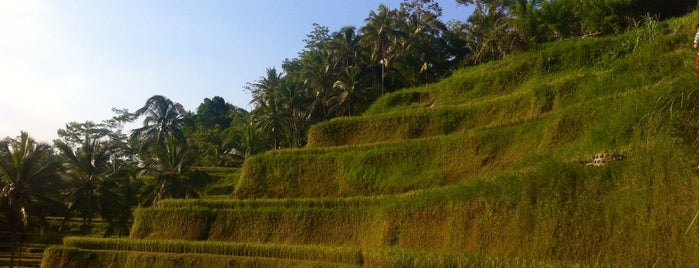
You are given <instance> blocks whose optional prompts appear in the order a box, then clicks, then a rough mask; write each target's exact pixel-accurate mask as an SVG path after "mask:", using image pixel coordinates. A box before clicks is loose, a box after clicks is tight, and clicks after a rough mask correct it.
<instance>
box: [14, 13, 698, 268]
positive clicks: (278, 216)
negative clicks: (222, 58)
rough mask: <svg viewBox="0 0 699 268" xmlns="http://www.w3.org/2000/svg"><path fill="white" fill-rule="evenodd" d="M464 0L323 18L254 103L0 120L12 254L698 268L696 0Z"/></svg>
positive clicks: (37, 262) (162, 101)
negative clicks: (47, 133)
mask: <svg viewBox="0 0 699 268" xmlns="http://www.w3.org/2000/svg"><path fill="white" fill-rule="evenodd" d="M455 2H457V3H458V4H459V5H460V6H465V7H469V8H471V9H472V10H473V13H472V14H471V15H470V17H469V19H468V21H465V22H461V23H455V22H452V23H448V24H447V23H444V22H441V21H439V19H438V18H439V16H440V15H441V12H442V8H443V6H445V3H444V2H443V1H420V0H405V1H402V2H401V5H400V7H397V8H394V9H391V8H389V7H387V6H385V5H380V6H379V8H378V9H376V10H374V11H370V13H369V17H368V18H367V19H366V20H365V22H366V25H363V26H361V27H358V28H355V27H353V26H352V27H349V26H348V27H345V28H342V29H341V30H339V31H336V32H333V31H330V30H329V29H328V28H327V27H323V26H320V25H317V24H316V25H314V30H313V31H312V32H311V33H309V34H308V35H307V36H306V37H307V39H304V42H305V43H306V47H305V48H304V49H303V50H302V51H301V52H299V54H298V58H294V59H287V60H285V61H284V62H283V64H282V65H281V66H282V68H281V70H277V69H276V68H269V69H267V72H266V73H265V75H264V76H262V77H260V78H259V80H257V81H254V82H250V83H248V84H247V86H246V88H247V90H249V91H250V93H251V95H252V99H253V100H252V101H251V103H252V104H253V108H252V109H251V110H250V111H247V110H244V109H242V108H238V107H236V106H234V105H231V104H229V103H227V102H225V100H223V98H221V97H218V96H217V97H214V98H212V99H209V98H207V99H205V100H204V102H203V103H202V104H201V105H200V106H199V107H198V108H197V109H196V111H192V112H189V111H186V110H184V108H183V107H182V105H181V104H180V103H177V102H175V101H174V100H170V99H169V98H168V97H165V96H163V95H154V96H153V97H151V98H149V99H148V100H147V101H146V103H145V105H143V106H142V107H140V109H136V110H135V111H134V112H129V111H128V110H127V109H114V112H115V114H116V115H115V116H114V117H113V118H111V119H108V120H105V121H103V122H100V123H93V122H85V123H77V122H71V123H68V124H66V127H65V128H64V129H60V130H59V131H58V135H59V139H56V140H54V143H53V144H52V145H49V144H48V143H42V142H37V141H35V140H33V139H32V138H31V137H30V134H31V133H29V134H28V133H26V132H21V135H20V136H18V137H16V138H11V137H8V138H5V139H4V140H3V141H2V142H0V178H2V180H1V182H0V183H1V184H0V186H1V188H2V189H3V190H2V204H1V205H2V208H3V211H4V212H5V213H3V214H2V215H0V222H1V223H2V225H0V226H3V227H2V229H1V230H0V237H2V238H3V240H2V242H1V243H0V246H2V247H0V250H1V253H2V256H1V257H0V266H9V267H39V266H40V267H47V268H48V267H149V268H153V267H693V266H696V265H697V263H699V222H697V218H698V216H699V67H696V66H695V63H697V62H699V60H697V61H695V59H697V58H699V56H697V55H699V54H697V52H699V50H697V49H696V48H693V47H692V41H693V40H694V38H695V34H697V32H698V31H697V29H698V28H699V27H698V23H699V12H698V11H694V9H695V8H696V6H697V2H696V1H683V0H673V1H651V0H649V1H621V0H619V1H616V0H610V1H573V0H558V1H484V0H473V1H468V0H457V1H455ZM514 2H516V3H514ZM449 3H450V4H451V3H452V2H449ZM440 5H442V7H440ZM367 12H369V11H368V10H367ZM498 16H499V17H498ZM494 17H498V19H497V20H495V19H493V18H494ZM389 20H390V21H391V23H388V22H387V21H389ZM381 23H384V24H381ZM382 27H384V28H385V27H389V29H390V30H388V31H386V30H385V29H384V28H382ZM411 27H414V28H411ZM382 29H383V30H382ZM387 32H388V33H387ZM697 36H699V34H698V35H697ZM300 38H303V37H300ZM697 66H699V65H697ZM139 103H140V101H139ZM130 122H135V123H136V124H137V127H136V128H134V129H133V130H127V129H125V128H124V127H125V126H126V125H127V124H128V123H130ZM22 187H24V188H22ZM20 189H25V190H24V191H20ZM56 189H61V190H56ZM42 252H43V253H42Z"/></svg>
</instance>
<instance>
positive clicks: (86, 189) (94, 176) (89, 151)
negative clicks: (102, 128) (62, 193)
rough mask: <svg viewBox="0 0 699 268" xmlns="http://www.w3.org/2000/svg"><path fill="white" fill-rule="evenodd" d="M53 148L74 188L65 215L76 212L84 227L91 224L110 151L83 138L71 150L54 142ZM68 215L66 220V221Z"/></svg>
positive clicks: (95, 141)
mask: <svg viewBox="0 0 699 268" xmlns="http://www.w3.org/2000/svg"><path fill="white" fill-rule="evenodd" d="M55 146H56V148H58V150H59V151H60V153H61V156H62V157H63V159H64V163H65V164H64V167H65V174H66V175H67V176H68V177H69V178H70V179H71V183H72V186H73V189H72V190H71V192H70V194H69V196H68V213H69V215H71V214H73V213H76V212H77V213H78V215H80V217H82V219H83V226H89V225H91V224H92V219H93V218H94V217H95V215H96V214H97V213H98V212H99V202H98V201H99V200H100V196H99V192H98V191H97V190H98V188H99V187H101V186H102V183H103V182H104V180H105V178H106V176H107V172H108V171H109V160H110V159H111V150H110V148H109V147H107V146H106V145H105V143H103V142H101V141H100V140H99V139H98V138H95V137H91V136H90V135H89V134H86V135H85V138H84V139H83V143H82V144H81V146H80V147H78V148H73V147H71V146H70V145H68V144H67V143H65V142H63V141H60V140H57V141H55ZM69 218H70V216H68V217H66V220H67V219H69Z"/></svg>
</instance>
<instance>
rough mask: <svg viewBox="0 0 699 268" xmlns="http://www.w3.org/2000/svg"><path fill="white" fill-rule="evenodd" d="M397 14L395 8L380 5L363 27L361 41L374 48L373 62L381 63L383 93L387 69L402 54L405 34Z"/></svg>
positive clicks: (372, 53) (382, 91)
mask: <svg viewBox="0 0 699 268" xmlns="http://www.w3.org/2000/svg"><path fill="white" fill-rule="evenodd" d="M396 16H397V14H396V11H395V10H391V9H389V8H388V7H387V6H385V5H379V8H378V13H377V12H374V11H373V10H372V11H371V13H369V17H368V18H366V19H365V22H366V23H367V24H366V25H365V26H364V27H362V34H363V36H362V39H361V42H362V43H363V45H364V46H365V47H368V48H372V52H371V59H372V62H373V63H374V64H376V63H378V64H381V95H383V93H384V87H385V84H384V80H385V78H386V69H389V68H390V67H391V63H392V60H393V59H394V58H395V57H396V56H398V55H400V46H401V43H402V39H403V38H404V36H405V35H404V33H403V32H401V31H400V30H399V28H398V24H397V20H396Z"/></svg>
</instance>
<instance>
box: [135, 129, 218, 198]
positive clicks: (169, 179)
mask: <svg viewBox="0 0 699 268" xmlns="http://www.w3.org/2000/svg"><path fill="white" fill-rule="evenodd" d="M163 145H164V146H158V147H154V150H153V151H152V157H150V158H148V159H146V160H145V161H144V162H143V168H141V171H140V173H141V174H142V175H145V176H149V177H151V178H152V180H151V184H150V185H149V186H148V187H147V188H146V189H145V190H144V192H143V194H142V198H143V199H142V200H141V203H142V204H145V205H154V206H155V205H157V204H158V201H160V200H162V199H165V198H195V197H199V192H201V191H202V187H203V186H204V185H205V184H206V183H207V182H208V179H209V178H208V177H206V176H205V174H204V173H201V172H197V173H195V172H193V171H192V170H191V164H192V163H193V157H192V154H191V151H190V150H188V148H187V145H186V144H183V143H180V142H179V141H177V140H176V139H175V138H174V137H167V139H166V140H165V144H163Z"/></svg>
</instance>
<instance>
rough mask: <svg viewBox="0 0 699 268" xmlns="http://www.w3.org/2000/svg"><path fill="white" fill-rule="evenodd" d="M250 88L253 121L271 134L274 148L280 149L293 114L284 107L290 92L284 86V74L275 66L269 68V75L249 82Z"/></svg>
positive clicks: (260, 128) (264, 131)
mask: <svg viewBox="0 0 699 268" xmlns="http://www.w3.org/2000/svg"><path fill="white" fill-rule="evenodd" d="M248 89H249V90H250V92H251V93H252V101H251V102H250V103H251V104H254V105H255V109H254V110H253V111H252V112H251V121H252V122H253V123H254V124H255V125H256V126H257V128H258V129H259V130H260V131H262V132H263V133H266V134H267V135H268V136H269V138H270V139H271V140H272V149H275V150H276V149H279V148H280V144H281V141H282V140H283V139H284V137H285V135H286V134H287V126H288V125H289V122H290V116H291V111H290V110H287V109H285V107H284V104H286V103H287V99H286V98H288V97H289V95H290V94H287V93H288V92H285V90H284V88H283V84H282V74H281V73H278V72H277V70H276V69H275V68H268V69H267V75H266V76H264V77H261V78H260V80H258V81H257V82H256V83H251V84H248Z"/></svg>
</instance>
